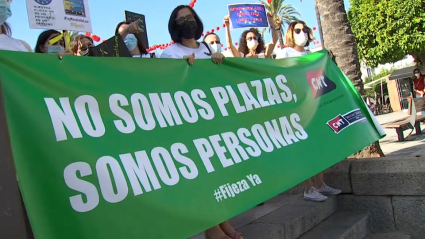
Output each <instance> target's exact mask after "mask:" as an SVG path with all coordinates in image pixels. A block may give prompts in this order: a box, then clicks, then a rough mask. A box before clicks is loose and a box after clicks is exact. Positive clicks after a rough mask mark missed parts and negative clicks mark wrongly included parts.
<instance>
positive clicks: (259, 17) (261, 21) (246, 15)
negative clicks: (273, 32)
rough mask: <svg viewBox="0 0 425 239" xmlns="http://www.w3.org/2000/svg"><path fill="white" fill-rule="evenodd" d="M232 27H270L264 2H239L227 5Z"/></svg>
mask: <svg viewBox="0 0 425 239" xmlns="http://www.w3.org/2000/svg"><path fill="white" fill-rule="evenodd" d="M227 7H228V9H229V16H230V22H231V24H232V29H237V28H251V27H269V22H268V21H267V14H266V9H265V7H264V5H263V4H253V3H238V4H229V5H227Z"/></svg>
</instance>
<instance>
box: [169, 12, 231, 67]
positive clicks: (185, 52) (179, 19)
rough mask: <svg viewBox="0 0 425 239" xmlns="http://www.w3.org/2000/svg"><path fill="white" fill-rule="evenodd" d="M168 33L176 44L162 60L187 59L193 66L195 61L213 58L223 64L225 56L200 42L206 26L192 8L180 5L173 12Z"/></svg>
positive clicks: (217, 62)
mask: <svg viewBox="0 0 425 239" xmlns="http://www.w3.org/2000/svg"><path fill="white" fill-rule="evenodd" d="M168 31H169V32H170V36H171V39H172V40H173V41H174V42H175V44H172V45H171V46H169V47H167V49H165V50H164V51H163V52H162V54H161V58H177V59H186V60H187V61H188V62H189V65H193V63H194V62H195V59H206V58H211V59H212V60H213V61H214V63H216V64H220V63H221V62H222V60H223V57H224V56H223V55H222V54H221V53H213V50H212V49H211V46H209V45H208V44H207V43H205V42H202V43H200V42H198V39H199V38H201V35H202V32H203V31H204V26H203V24H202V21H201V19H200V18H199V16H198V15H197V14H196V12H195V11H194V10H193V9H192V8H191V7H190V6H186V5H180V6H178V7H176V8H175V9H174V10H173V12H172V13H171V16H170V20H169V22H168Z"/></svg>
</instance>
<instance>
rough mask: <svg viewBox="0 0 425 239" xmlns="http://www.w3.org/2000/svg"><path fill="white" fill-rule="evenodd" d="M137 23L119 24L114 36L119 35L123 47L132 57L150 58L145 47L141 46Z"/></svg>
mask: <svg viewBox="0 0 425 239" xmlns="http://www.w3.org/2000/svg"><path fill="white" fill-rule="evenodd" d="M140 31H141V30H140V28H139V22H138V21H136V22H120V23H118V25H117V28H116V29H115V35H118V34H119V35H121V37H122V39H123V40H124V43H125V45H126V46H127V48H128V50H129V51H130V53H131V55H132V56H133V57H143V58H151V57H154V55H150V54H149V53H148V52H147V50H146V49H147V47H146V46H145V45H144V44H143V42H142V39H141V37H140V35H139V33H140Z"/></svg>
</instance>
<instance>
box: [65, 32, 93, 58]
mask: <svg viewBox="0 0 425 239" xmlns="http://www.w3.org/2000/svg"><path fill="white" fill-rule="evenodd" d="M90 47H94V43H93V39H92V38H91V37H89V36H86V35H77V36H75V37H74V39H73V40H72V41H71V43H70V48H71V51H72V54H73V55H74V56H88V55H89V54H90Z"/></svg>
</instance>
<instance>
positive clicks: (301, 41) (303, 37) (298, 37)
mask: <svg viewBox="0 0 425 239" xmlns="http://www.w3.org/2000/svg"><path fill="white" fill-rule="evenodd" d="M294 37H295V44H296V45H297V46H302V47H305V44H307V41H308V35H307V33H304V32H300V33H299V34H296V33H295V32H294Z"/></svg>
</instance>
